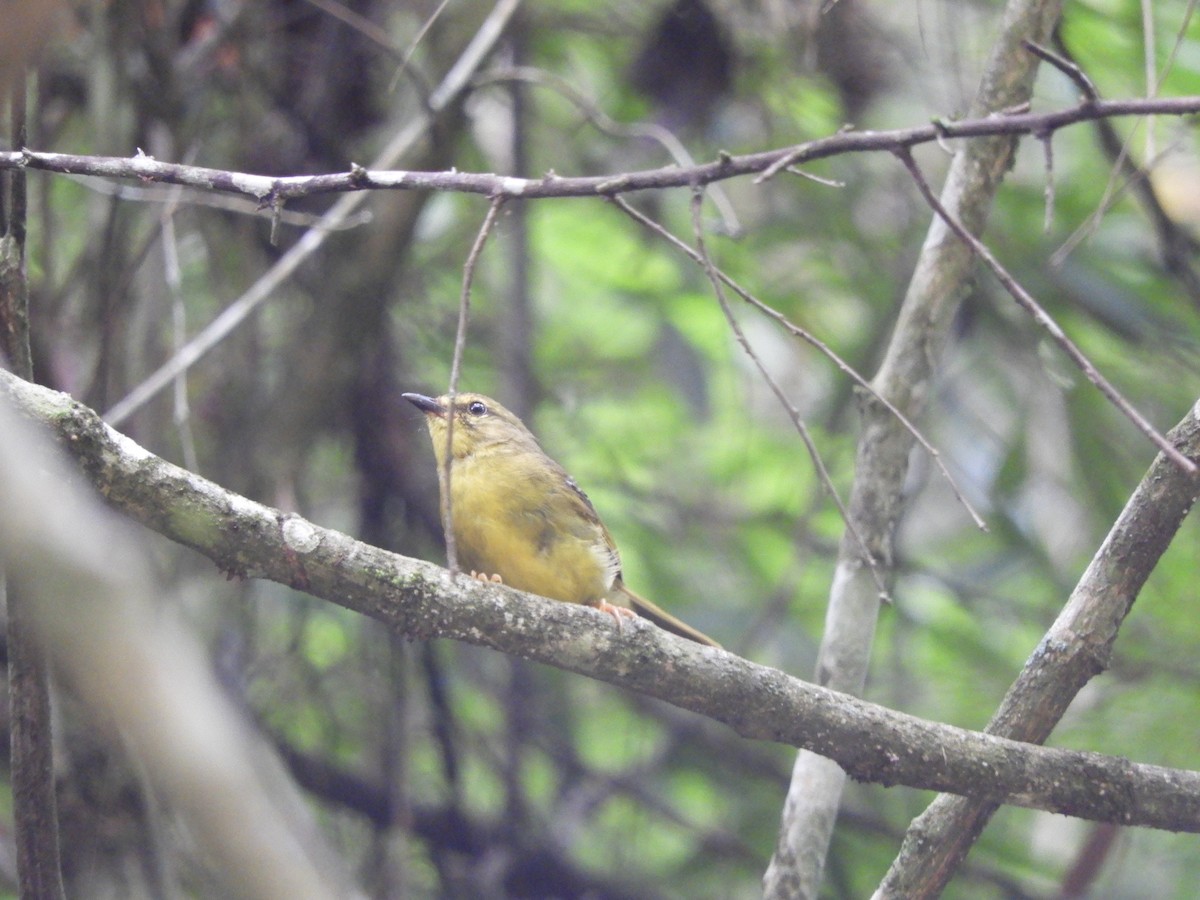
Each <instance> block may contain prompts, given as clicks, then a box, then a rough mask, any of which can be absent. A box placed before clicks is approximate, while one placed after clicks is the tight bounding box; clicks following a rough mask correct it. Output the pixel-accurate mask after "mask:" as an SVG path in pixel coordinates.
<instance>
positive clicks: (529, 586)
mask: <svg viewBox="0 0 1200 900" xmlns="http://www.w3.org/2000/svg"><path fill="white" fill-rule="evenodd" d="M451 483H452V484H453V481H452V482H451ZM454 493H455V498H454V505H453V507H452V514H453V518H454V542H455V547H456V550H457V553H458V560H459V564H460V565H461V566H462V568H464V569H467V570H474V571H476V572H481V573H483V574H486V575H499V576H500V577H501V578H502V579H503V581H504V583H505V584H507V585H509V586H510V587H515V588H517V589H518V590H522V591H528V592H530V593H532V594H540V595H541V596H543V597H550V598H551V599H554V600H566V601H568V602H570V603H585V604H588V605H589V606H595V605H597V604H598V603H599V602H600V600H601V599H602V598H603V597H604V595H605V594H606V593H607V592H608V589H609V585H608V584H606V583H605V574H606V573H605V571H604V568H603V567H602V566H601V564H600V561H599V558H598V557H597V554H596V551H595V549H594V548H593V547H592V545H591V544H589V543H588V542H587V541H585V540H581V539H579V538H578V537H576V536H574V535H571V534H561V533H559V532H557V531H556V530H555V529H554V528H553V527H552V526H551V525H550V523H549V521H548V520H547V518H546V516H545V515H543V514H542V513H541V512H540V511H539V510H538V509H536V508H533V509H526V510H516V511H514V509H513V505H512V502H511V498H494V502H492V501H489V500H488V498H487V497H485V496H480V494H479V493H478V492H477V491H471V492H468V495H467V496H461V497H460V496H459V495H458V492H457V491H455V492H454Z"/></svg>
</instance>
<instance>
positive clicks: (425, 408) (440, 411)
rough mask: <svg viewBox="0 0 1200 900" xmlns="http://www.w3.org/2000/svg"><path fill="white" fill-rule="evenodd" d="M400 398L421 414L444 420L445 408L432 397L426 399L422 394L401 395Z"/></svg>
mask: <svg viewBox="0 0 1200 900" xmlns="http://www.w3.org/2000/svg"><path fill="white" fill-rule="evenodd" d="M400 396H402V397H403V398H404V399H405V400H407V401H408V402H409V403H411V404H412V405H413V406H415V407H416V408H417V409H419V410H420V411H421V412H423V413H426V414H428V415H432V416H438V417H439V418H442V419H444V418H446V407H444V406H442V404H440V403H438V402H437V401H436V400H434V399H433V398H432V397H426V396H425V395H424V394H401V395H400Z"/></svg>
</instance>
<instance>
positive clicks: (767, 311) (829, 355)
mask: <svg viewBox="0 0 1200 900" xmlns="http://www.w3.org/2000/svg"><path fill="white" fill-rule="evenodd" d="M608 201H609V202H610V203H612V204H613V205H614V206H616V207H617V209H619V210H621V212H623V213H625V214H626V215H627V216H629V217H630V218H632V219H633V220H634V221H636V222H638V223H640V224H642V225H644V226H645V227H646V228H649V229H650V230H651V231H653V232H654V233H655V234H657V235H659V236H660V237H662V238H664V239H665V240H666V241H667V242H668V243H670V244H671V245H672V246H673V247H675V248H676V249H678V250H679V251H681V252H682V253H684V254H685V255H687V256H688V257H689V258H690V259H691V260H692V261H693V262H695V263H697V264H698V265H700V266H704V261H703V259H702V258H701V257H700V254H699V253H697V252H696V250H695V249H694V248H692V247H690V246H689V245H688V244H687V243H685V242H684V241H682V240H680V239H679V238H678V237H676V236H675V235H673V234H671V232H669V231H667V230H666V229H665V228H663V226H661V225H659V224H658V223H657V222H655V221H654V220H653V219H651V218H648V217H647V216H646V215H645V214H644V213H642V212H639V211H638V210H636V209H634V208H633V207H632V206H630V205H629V204H628V203H626V202H625V201H624V200H623V199H622V198H620V197H609V198H608ZM706 268H707V267H706ZM712 268H713V271H714V272H715V273H716V275H717V277H718V278H719V279H721V281H722V283H724V284H725V286H726V287H728V288H729V289H730V290H732V291H733V292H734V293H735V294H737V295H738V296H739V297H741V298H742V300H744V301H745V302H746V303H749V304H750V305H751V306H753V307H754V308H755V309H757V310H758V311H759V312H761V313H763V314H764V315H766V316H768V317H769V318H771V319H772V320H774V321H775V322H776V324H778V325H780V326H781V327H782V328H783V329H784V330H785V331H787V332H788V334H790V335H792V336H793V337H797V338H799V339H800V340H802V341H804V342H805V343H807V344H809V345H810V346H812V347H814V348H816V350H817V351H818V352H819V353H821V355H822V356H824V357H825V358H826V359H828V360H829V361H830V362H832V363H833V364H834V365H835V366H837V368H838V370H839V371H841V372H842V374H844V375H845V376H846V377H847V378H849V379H851V380H852V381H853V382H854V383H855V384H857V385H858V386H859V387H861V388H862V389H863V390H864V391H866V392H867V393H868V394H870V395H871V396H872V397H874V398H875V400H877V401H878V402H879V403H880V404H881V405H882V406H883V407H884V408H885V409H887V411H888V412H890V413H891V414H892V415H893V416H895V417H896V420H897V421H898V422H899V423H900V424H901V425H903V426H904V428H905V429H906V430H907V431H908V433H909V434H911V435H912V436H913V439H914V440H916V442H917V443H918V444H920V445H921V447H922V448H924V450H925V452H926V453H928V454H929V456H930V458H931V459H933V462H934V465H936V466H937V468H938V471H939V472H941V473H942V477H943V478H945V479H946V483H947V484H949V485H950V490H951V491H953V492H954V496H955V497H956V498H957V499H958V502H959V503H961V504H962V505H963V508H964V509H966V511H967V513H968V514H969V515H970V516H971V519H972V521H973V522H974V523H975V526H976V527H977V528H979V529H980V530H982V531H987V524H986V523H985V522H984V521H983V517H982V516H980V515H979V513H978V512H977V511H976V510H975V507H974V506H972V505H971V502H970V501H969V500H968V499H967V498H966V496H965V495H964V494H963V492H962V490H961V489H960V488H959V486H958V483H957V482H956V481H955V480H954V476H953V475H951V474H950V470H949V469H947V468H946V464H945V463H944V462H943V461H942V454H941V452H940V451H939V450H938V449H937V448H936V447H934V446H933V444H931V443H930V442H929V441H928V440H926V438H925V436H924V435H923V434H922V433H921V432H920V430H919V429H918V428H917V426H916V425H914V424H913V423H912V421H911V420H910V419H909V418H908V416H906V415H905V414H904V413H903V412H901V411H900V410H899V409H898V408H897V407H896V405H895V404H894V403H892V402H891V401H890V400H888V399H887V398H886V397H884V396H883V395H882V394H880V393H879V392H878V391H877V390H875V388H874V387H873V386H872V385H871V382H869V381H868V380H867V379H865V378H864V377H863V376H862V375H860V374H859V373H858V372H857V371H856V370H855V369H854V367H853V366H851V365H850V364H849V363H848V362H846V361H845V360H844V359H842V358H841V357H840V356H839V355H838V354H837V352H836V351H835V350H834V349H833V348H832V347H830V346H829V345H828V344H826V343H825V342H824V341H822V340H821V339H820V338H818V337H817V336H816V335H814V334H811V333H810V332H808V331H805V330H804V329H803V328H801V327H800V326H799V325H797V324H795V323H794V322H792V321H791V320H790V319H789V318H788V317H787V316H785V315H784V314H783V313H781V312H779V310H777V309H774V308H773V307H771V306H768V305H767V304H766V303H764V302H763V301H762V300H760V299H758V297H756V296H754V295H753V294H751V293H750V292H749V291H747V290H746V289H745V288H743V287H742V286H741V285H740V284H738V283H737V282H736V281H734V280H733V278H732V277H730V276H729V275H728V274H726V273H725V272H724V271H722V270H721V269H720V268H719V267H717V266H715V265H713V267H712Z"/></svg>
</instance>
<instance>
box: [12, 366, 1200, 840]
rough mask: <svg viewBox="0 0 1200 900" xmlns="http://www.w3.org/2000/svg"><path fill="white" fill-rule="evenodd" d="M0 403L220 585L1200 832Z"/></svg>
mask: <svg viewBox="0 0 1200 900" xmlns="http://www.w3.org/2000/svg"><path fill="white" fill-rule="evenodd" d="M0 387H2V388H3V393H4V394H5V395H6V396H7V397H8V398H9V399H10V400H11V402H12V403H14V404H15V406H16V407H17V408H18V410H19V411H21V412H22V413H23V414H24V415H26V416H28V417H30V418H32V419H34V420H35V421H38V422H40V423H42V424H43V425H45V426H47V427H48V428H50V429H51V431H52V433H53V434H54V435H55V436H56V437H57V439H58V441H59V443H60V444H61V445H62V446H63V447H64V448H65V449H66V450H67V451H68V453H70V454H71V455H72V456H73V457H74V458H75V459H76V461H77V462H78V464H79V466H80V468H81V470H82V472H83V473H84V475H85V477H86V478H87V479H88V480H89V481H91V482H92V484H93V485H94V486H95V487H96V489H97V490H98V491H99V492H100V493H101V494H102V495H103V496H104V497H105V498H106V499H107V500H108V502H109V503H110V504H111V505H112V506H114V507H115V508H116V509H118V510H120V511H121V512H123V513H124V514H125V515H127V516H129V517H130V518H132V519H134V520H135V521H137V522H139V523H141V524H143V525H145V526H146V527H148V528H151V529H152V530H154V531H157V532H159V533H161V534H163V535H166V536H167V537H170V538H171V539H172V540H175V541H177V542H179V543H181V544H184V545H186V546H188V547H192V548H193V549H195V550H197V551H199V552H201V553H203V554H204V555H205V556H208V557H209V558H210V559H212V560H213V561H214V562H215V563H216V564H217V566H218V567H220V568H221V569H222V570H224V571H226V572H227V573H230V574H236V575H239V576H242V577H255V578H268V579H270V580H273V581H277V582H279V583H281V584H286V585H289V586H291V587H293V588H296V589H298V590H302V591H305V592H308V593H310V594H313V595H314V596H317V597H320V598H322V599H325V600H328V601H330V602H333V603H337V604H339V605H341V606H344V607H346V608H348V609H352V610H355V611H357V612H360V613H363V614H364V615H368V616H371V617H372V618H375V619H378V620H379V621H381V622H383V623H384V624H386V625H387V626H388V627H389V628H391V629H394V630H395V631H396V632H398V633H400V634H404V635H406V636H408V637H411V638H420V639H428V638H434V637H445V638H451V639H454V640H460V641H466V642H468V643H472V644H478V645H480V646H485V647H491V648H493V649H496V650H500V651H502V652H505V653H512V654H515V655H517V656H521V657H524V658H527V659H532V660H535V661H538V662H543V663H547V664H549V665H552V666H556V667H558V668H561V669H565V670H568V671H571V672H577V673H579V674H583V675H588V676H590V677H592V678H596V679H599V680H601V681H606V682H609V683H611V684H614V685H619V686H621V687H626V688H629V689H630V690H634V691H638V692H640V693H644V694H647V695H649V696H653V697H657V698H659V699H662V700H666V701H667V702H669V703H673V704H675V705H676V706H679V707H682V708H684V709H689V710H692V711H693V712H697V713H700V714H701V715H705V716H709V717H710V718H713V719H716V720H717V721H721V722H724V723H725V724H727V725H729V726H730V727H731V728H733V729H734V730H735V731H736V732H738V733H739V734H741V735H743V736H745V737H749V738H755V739H759V740H770V741H779V742H782V743H787V744H791V745H793V746H797V747H804V748H807V749H809V750H811V751H812V752H814V753H818V754H821V755H823V756H826V757H829V758H831V759H834V760H836V761H837V763H838V764H839V765H840V766H842V768H844V769H845V770H846V771H847V772H848V773H849V774H850V775H851V776H852V777H854V778H858V779H861V780H864V781H873V782H878V783H881V784H885V785H894V784H904V785H908V786H911V787H917V788H923V789H930V790H938V791H948V792H956V793H964V794H970V795H972V796H976V797H982V798H985V799H986V800H987V801H988V802H990V803H1011V804H1016V805H1020V806H1028V807H1033V808H1037V809H1046V810H1051V811H1054V812H1060V813H1065V814H1068V815H1074V816H1080V817H1084V818H1091V819H1096V820H1099V821H1113V822H1121V823H1124V824H1137V825H1144V826H1148V827H1156V828H1169V829H1173V830H1179V831H1196V832H1200V773H1197V772H1189V771H1180V770H1172V769H1165V768H1161V767H1157V766H1147V765H1141V764H1138V763H1131V762H1129V761H1128V760H1123V759H1118V758H1114V757H1107V756H1103V755H1100V754H1097V753H1085V752H1078V751H1068V750H1058V749H1047V748H1041V747H1034V746H1029V745H1024V744H1021V743H1018V742H1015V741H1010V740H1005V739H1002V738H997V737H992V736H989V735H985V734H980V733H977V732H971V731H966V730H964V729H961V728H955V727H953V726H949V725H941V724H936V723H933V722H927V721H923V720H921V719H917V718H915V717H913V716H909V715H905V714H903V713H899V712H894V711H892V710H888V709H885V708H884V707H881V706H877V705H875V704H872V703H867V702H865V701H862V700H859V699H857V698H854V697H851V696H849V695H846V694H839V693H838V692H836V691H831V690H828V689H825V688H822V687H818V686H816V685H812V684H808V683H806V682H803V681H800V680H799V679H796V678H793V677H791V676H789V675H786V674H785V673H783V672H780V671H778V670H775V669H771V668H768V667H765V666H760V665H756V664H754V663H752V662H749V661H748V660H745V659H741V658H739V657H736V656H734V655H732V654H730V653H727V652H725V651H722V650H716V649H714V648H709V647H702V646H700V645H696V644H692V643H690V642H688V641H685V640H681V639H677V638H675V637H673V636H672V635H669V634H667V633H666V632H663V631H661V630H659V629H657V628H655V627H653V626H652V625H650V624H649V623H643V622H635V623H633V624H632V625H631V626H630V627H627V628H626V629H624V630H623V631H617V630H615V629H613V628H612V627H611V623H610V622H609V620H608V619H607V617H606V616H604V615H603V614H601V613H598V612H597V611H595V610H591V609H588V608H585V607H580V606H575V605H572V604H567V603H560V602H556V601H552V600H546V599H544V598H540V597H535V596H532V595H526V594H519V593H517V592H515V591H512V590H511V589H509V588H506V587H503V586H499V585H490V584H483V583H481V582H477V581H475V580H473V579H468V578H465V577H462V578H457V579H456V578H454V577H452V576H451V575H450V573H449V572H447V571H446V570H445V569H441V568H439V567H437V566H434V565H432V564H430V563H425V562H421V561H419V560H411V559H407V558H405V557H402V556H399V555H396V554H393V553H388V552H386V551H383V550H380V549H378V548H376V547H371V546H368V545H366V544H363V543H361V542H359V541H356V540H354V539H353V538H351V537H348V536H346V535H344V534H340V533H338V532H336V531H332V530H329V529H324V528H320V527H318V526H316V525H313V524H312V523H310V522H308V521H306V520H304V519H302V518H300V517H299V516H295V515H290V514H287V513H283V512H280V511H278V510H274V509H270V508H268V507H266V506H263V505H261V504H258V503H255V502H253V501H251V500H248V499H246V498H244V497H241V496H238V495H236V494H233V493H230V492H228V491H225V490H223V489H222V488H220V487H218V486H217V485H215V484H213V483H212V482H209V481H206V480H205V479H203V478H200V477H199V476H196V475H194V474H192V473H190V472H188V471H186V470H184V469H180V468H179V467H177V466H174V465H172V464H171V463H168V462H166V461H165V460H162V459H159V458H158V457H155V456H154V455H152V454H151V453H149V452H148V451H146V450H144V449H143V448H141V447H139V446H137V445H136V444H134V443H133V442H132V441H131V440H129V439H128V438H126V437H125V436H123V435H121V434H120V433H118V432H116V431H114V430H113V429H111V428H109V427H108V426H107V425H105V424H104V423H103V422H102V421H101V420H100V419H99V418H98V417H97V416H96V414H95V413H94V412H93V411H91V410H89V409H88V408H87V407H85V406H83V405H82V404H79V403H76V402H75V401H73V400H71V399H70V398H69V397H67V396H66V395H64V394H60V393H57V392H55V391H51V390H48V389H46V388H42V387H39V386H36V385H33V384H30V383H28V382H25V381H22V380H21V379H18V378H16V377H14V376H12V375H10V374H8V373H6V372H5V373H0ZM1187 439H1188V441H1190V443H1189V444H1188V445H1187V446H1186V447H1185V448H1183V449H1184V450H1185V452H1187V453H1189V454H1191V455H1197V454H1200V428H1196V429H1194V430H1193V431H1191V432H1189V433H1188V438H1187ZM1175 471H1176V472H1177V471H1178V470H1175ZM1176 524H1177V523H1176ZM1132 562H1136V561H1131V564H1132ZM1110 564H1111V565H1116V564H1117V562H1116V561H1112V562H1111V563H1110Z"/></svg>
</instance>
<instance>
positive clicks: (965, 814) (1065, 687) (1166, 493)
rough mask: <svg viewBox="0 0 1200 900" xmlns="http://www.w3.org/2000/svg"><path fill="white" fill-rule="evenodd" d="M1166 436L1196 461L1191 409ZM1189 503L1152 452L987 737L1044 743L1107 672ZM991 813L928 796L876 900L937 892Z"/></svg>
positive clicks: (1199, 411)
mask: <svg viewBox="0 0 1200 900" xmlns="http://www.w3.org/2000/svg"><path fill="white" fill-rule="evenodd" d="M1170 436H1171V439H1172V440H1173V441H1174V443H1175V446H1176V448H1177V449H1178V450H1179V451H1180V452H1182V453H1184V454H1186V455H1187V456H1189V457H1191V458H1192V459H1200V453H1198V452H1197V451H1198V450H1200V402H1198V403H1197V404H1196V405H1195V406H1193V407H1192V409H1191V410H1190V411H1189V412H1188V414H1187V415H1186V416H1185V417H1184V419H1183V421H1182V422H1180V423H1179V424H1178V425H1177V426H1175V428H1174V429H1172V431H1171V433H1170ZM1198 498H1200V476H1198V475H1195V474H1191V475H1189V474H1187V473H1185V472H1183V471H1181V470H1180V468H1179V467H1178V466H1177V465H1175V463H1174V462H1173V461H1172V460H1169V459H1168V458H1167V457H1166V456H1165V455H1164V454H1159V455H1158V457H1157V458H1156V459H1155V460H1154V463H1153V464H1152V465H1151V466H1150V470H1149V471H1148V472H1147V473H1146V476H1145V477H1144V478H1143V479H1142V481H1141V483H1140V484H1139V485H1138V486H1137V489H1136V490H1135V491H1134V492H1133V496H1131V497H1130V498H1129V502H1128V503H1126V504H1125V509H1124V510H1122V511H1121V515H1120V517H1119V518H1118V519H1117V521H1116V523H1115V524H1114V525H1113V527H1112V530H1111V531H1109V533H1108V537H1107V538H1105V540H1104V543H1103V544H1102V545H1101V547H1100V549H1099V550H1098V551H1097V552H1096V555H1095V557H1094V558H1093V559H1092V562H1091V564H1090V565H1089V566H1088V568H1087V570H1086V571H1085V572H1084V573H1083V576H1082V577H1081V578H1080V580H1079V583H1078V584H1077V585H1076V586H1075V590H1074V591H1072V592H1071V597H1070V599H1069V600H1068V601H1067V604H1066V606H1065V607H1063V610H1062V612H1061V613H1060V614H1059V616H1058V619H1057V620H1055V622H1054V624H1053V625H1052V626H1051V627H1050V630H1049V631H1048V632H1047V633H1046V636H1045V637H1044V638H1042V641H1041V643H1040V644H1039V645H1038V647H1037V649H1036V650H1034V652H1033V655H1031V656H1030V657H1029V661H1028V662H1027V663H1026V664H1025V668H1024V669H1023V670H1022V671H1021V674H1020V675H1019V676H1018V677H1017V680H1016V681H1014V682H1013V684H1012V687H1010V688H1009V690H1008V694H1007V695H1006V696H1005V698H1004V701H1003V702H1002V703H1001V704H1000V709H999V710H998V711H997V712H996V715H995V716H994V717H993V718H992V721H991V723H990V724H989V725H988V728H987V731H988V733H989V734H997V735H1003V736H1004V737H1009V738H1013V739H1015V740H1020V741H1029V742H1034V743H1039V744H1040V743H1041V742H1042V741H1044V740H1046V738H1047V737H1048V736H1049V735H1050V732H1051V730H1052V729H1053V728H1054V726H1055V725H1056V724H1057V723H1058V721H1059V719H1061V718H1062V716H1063V714H1064V713H1065V712H1066V710H1067V707H1068V706H1069V705H1070V704H1071V701H1072V700H1073V699H1074V698H1075V696H1076V695H1077V694H1078V693H1079V691H1080V689H1082V687H1083V686H1084V685H1085V684H1087V682H1088V681H1090V680H1091V679H1092V678H1093V677H1094V676H1095V675H1097V674H1099V673H1100V672H1101V671H1103V670H1104V668H1105V667H1106V666H1107V664H1108V659H1109V656H1110V655H1111V653H1112V648H1113V644H1114V642H1115V641H1116V639H1117V631H1118V629H1119V628H1120V626H1121V623H1122V622H1123V621H1124V619H1125V617H1126V616H1127V615H1128V614H1129V611H1130V609H1131V608H1132V607H1133V602H1134V601H1135V600H1136V599H1137V596H1138V592H1139V591H1140V590H1141V588H1142V585H1143V584H1145V582H1146V579H1147V578H1148V577H1149V575H1150V573H1151V572H1152V571H1153V570H1154V567H1155V566H1156V565H1157V564H1158V560H1159V558H1160V557H1161V556H1162V554H1163V553H1164V552H1165V551H1166V549H1167V547H1168V546H1169V545H1170V543H1171V539H1172V538H1173V537H1174V535H1175V532H1176V531H1177V530H1178V528H1179V526H1180V525H1181V524H1182V522H1183V520H1184V517H1185V516H1186V515H1187V514H1188V512H1189V510H1191V508H1192V506H1193V505H1194V504H1195V502H1196V500H1197V499H1198ZM1081 777H1082V776H1081ZM997 808H998V807H997V804H996V803H993V802H984V801H978V800H963V799H961V798H958V797H949V796H941V797H938V798H937V799H935V800H934V801H933V803H931V804H930V805H929V808H928V809H926V810H925V812H923V813H922V814H921V815H920V816H918V817H917V818H916V819H915V820H914V821H913V823H912V824H911V825H910V826H909V830H908V834H907V835H906V836H905V839H904V844H903V846H902V847H901V848H900V852H899V854H898V855H897V857H896V859H895V861H894V862H893V863H892V868H891V870H890V871H889V872H888V874H887V877H886V878H885V879H884V881H883V883H882V885H881V886H880V889H879V896H880V897H905V898H910V897H935V896H937V895H938V894H940V893H941V890H942V888H943V887H945V885H946V882H948V881H949V879H950V876H951V875H952V874H953V872H954V870H955V869H956V868H957V866H958V864H959V862H961V861H962V859H963V858H964V857H965V856H966V854H967V851H968V850H970V848H971V845H972V844H974V842H975V840H976V839H977V838H978V837H979V835H980V833H981V832H982V831H983V828H984V826H986V825H987V823H988V820H989V819H990V818H991V816H992V814H993V813H994V812H995V811H996V809H997Z"/></svg>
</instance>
